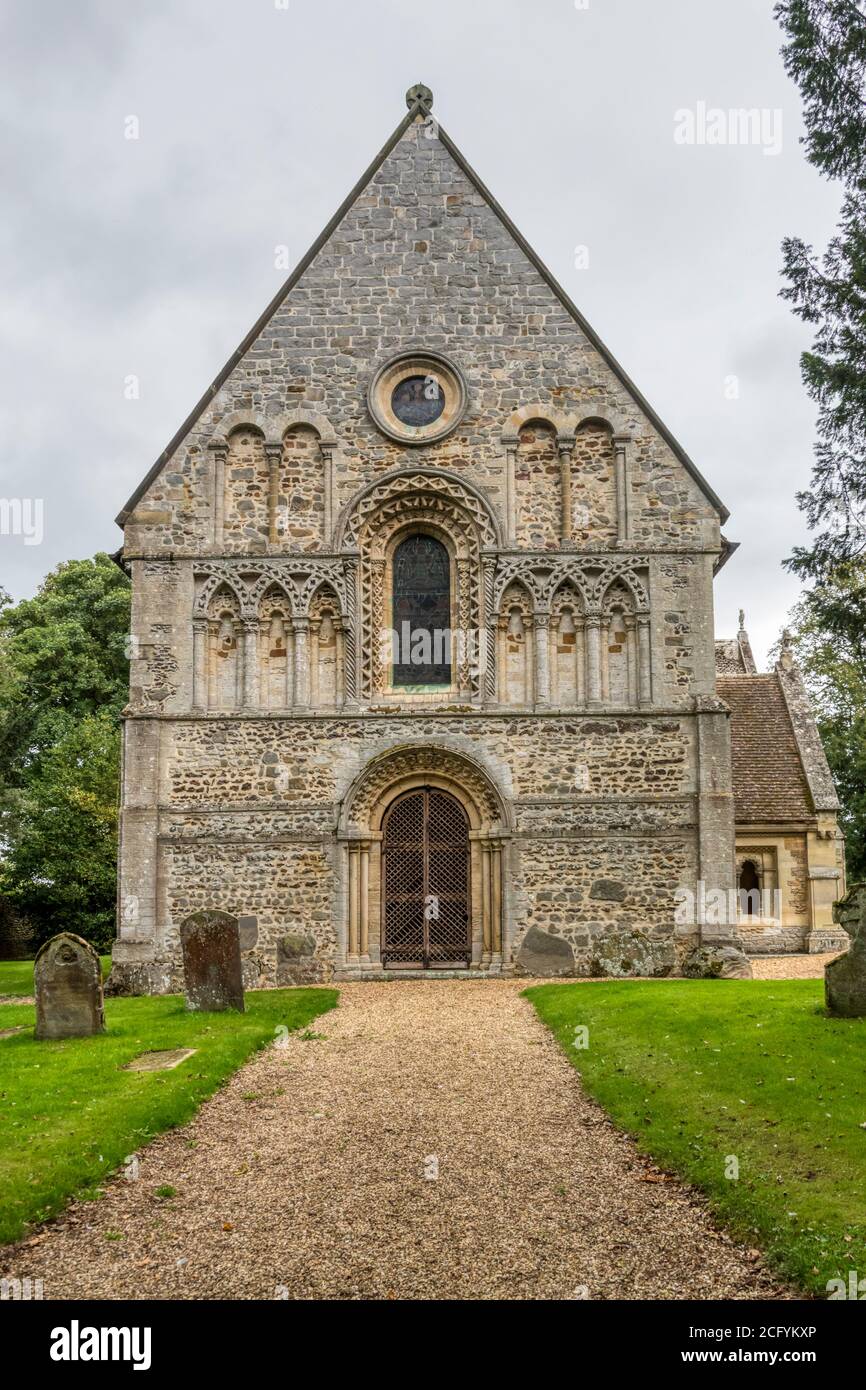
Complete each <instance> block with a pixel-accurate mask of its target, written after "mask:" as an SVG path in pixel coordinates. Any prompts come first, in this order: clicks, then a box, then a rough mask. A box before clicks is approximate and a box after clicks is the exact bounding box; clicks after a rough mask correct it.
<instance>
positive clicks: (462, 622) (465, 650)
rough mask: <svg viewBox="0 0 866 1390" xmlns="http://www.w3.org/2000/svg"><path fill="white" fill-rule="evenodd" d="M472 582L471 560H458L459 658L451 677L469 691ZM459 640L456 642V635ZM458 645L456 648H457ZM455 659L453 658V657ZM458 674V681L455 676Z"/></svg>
mask: <svg viewBox="0 0 866 1390" xmlns="http://www.w3.org/2000/svg"><path fill="white" fill-rule="evenodd" d="M471 583H472V571H471V568H470V565H469V561H468V560H465V559H460V560H458V561H457V632H456V634H453V633H452V651H453V652H454V656H456V658H457V671H456V673H455V672H452V675H451V679H452V682H454V684H456V686H457V688H458V689H459V690H460V691H468V690H469V689H470V688H471V686H472V673H471V671H470V669H469V668H470V651H471V647H470V642H471V640H472V633H471V619H470V610H471V596H470V592H469V586H470V585H471ZM455 635H456V638H457V641H456V644H455V643H454V640H453V639H454V636H455ZM455 646H456V650H455ZM452 659H453V658H452ZM455 674H456V677H457V679H456V681H455V680H454V676H455Z"/></svg>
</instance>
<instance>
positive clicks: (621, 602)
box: [601, 574, 636, 613]
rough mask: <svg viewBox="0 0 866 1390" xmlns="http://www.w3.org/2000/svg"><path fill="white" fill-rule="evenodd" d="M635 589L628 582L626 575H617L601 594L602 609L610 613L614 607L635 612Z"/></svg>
mask: <svg viewBox="0 0 866 1390" xmlns="http://www.w3.org/2000/svg"><path fill="white" fill-rule="evenodd" d="M635 604H636V600H635V594H634V589H633V588H632V586H631V585H630V584H628V583H626V580H625V576H623V575H621V574H620V575H617V576H616V578H615V579H612V580H611V581H610V583H609V584H608V586H607V588H606V589H605V591H604V593H603V594H602V596H601V611H602V612H603V613H609V612H611V610H612V609H614V608H621V609H622V610H623V612H626V613H633V612H634V609H635Z"/></svg>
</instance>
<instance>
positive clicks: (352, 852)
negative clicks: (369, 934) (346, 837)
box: [346, 840, 361, 965]
mask: <svg viewBox="0 0 866 1390" xmlns="http://www.w3.org/2000/svg"><path fill="white" fill-rule="evenodd" d="M346 848H347V852H348V859H349V865H348V867H349V923H348V926H349V930H348V940H347V942H346V964H347V965H357V964H358V955H359V945H360V937H361V847H360V845H359V844H358V842H357V841H355V840H350V842H349V844H348V845H347V847H346Z"/></svg>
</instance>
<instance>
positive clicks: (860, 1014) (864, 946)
mask: <svg viewBox="0 0 866 1390" xmlns="http://www.w3.org/2000/svg"><path fill="white" fill-rule="evenodd" d="M833 921H834V922H836V923H837V924H838V926H840V927H844V928H845V930H846V932H847V933H848V935H849V936H850V938H851V945H850V946H849V947H848V950H847V951H846V952H845V954H844V956H837V957H836V959H835V960H831V961H828V962H827V964H826V965H825V967H824V998H825V1000H826V1004H827V1008H828V1009H829V1011H830V1013H831V1014H839V1015H840V1016H841V1017H842V1018H864V1017H866V883H855V884H854V885H853V886H852V887H851V888H849V889H848V892H847V893H846V894H845V896H844V898H840V899H839V901H838V902H837V903H834V904H833Z"/></svg>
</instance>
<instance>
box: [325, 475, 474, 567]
mask: <svg viewBox="0 0 866 1390" xmlns="http://www.w3.org/2000/svg"><path fill="white" fill-rule="evenodd" d="M413 495H414V496H416V497H423V498H425V499H427V500H426V502H425V505H428V506H430V507H432V508H433V510H447V509H448V508H449V507H451V508H455V509H457V508H459V509H461V510H462V511H463V512H464V513H465V514H466V515H467V516H468V517H470V518H471V519H472V521H473V523H474V525H475V527H476V529H477V533H478V544H479V545H480V546H485V547H489V548H492V549H497V548H498V547H499V546H500V545H501V539H502V538H501V533H500V527H499V522H498V521H497V519H496V516H495V515H494V513H493V510H492V508H491V507H490V504H489V503H488V502H487V500H486V499H485V498H484V497H483V495H482V494H481V493H480V492H479V491H478V489H477V488H475V487H474V486H473V485H472V484H471V483H467V482H466V481H465V480H464V479H462V478H458V477H457V476H456V475H455V474H453V473H446V472H443V471H442V470H441V469H432V468H413V469H401V470H400V471H399V472H396V473H388V474H385V476H384V477H382V478H378V479H375V480H374V481H373V482H372V483H368V484H367V486H366V487H364V488H362V489H361V491H360V492H358V493H356V494H355V496H354V497H353V498H352V499H351V501H349V502H348V503H347V505H346V507H345V508H344V509H343V512H342V514H341V517H340V521H339V524H338V526H337V546H338V549H341V550H342V549H347V550H356V549H358V546H359V539H360V535H361V532H362V531H363V530H364V529H365V527H366V524H367V522H368V520H369V518H370V517H371V515H372V513H373V512H375V511H376V510H377V509H378V508H379V507H381V506H387V505H388V504H394V503H397V502H399V501H401V500H402V501H408V499H409V498H411V497H412V496H413Z"/></svg>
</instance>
